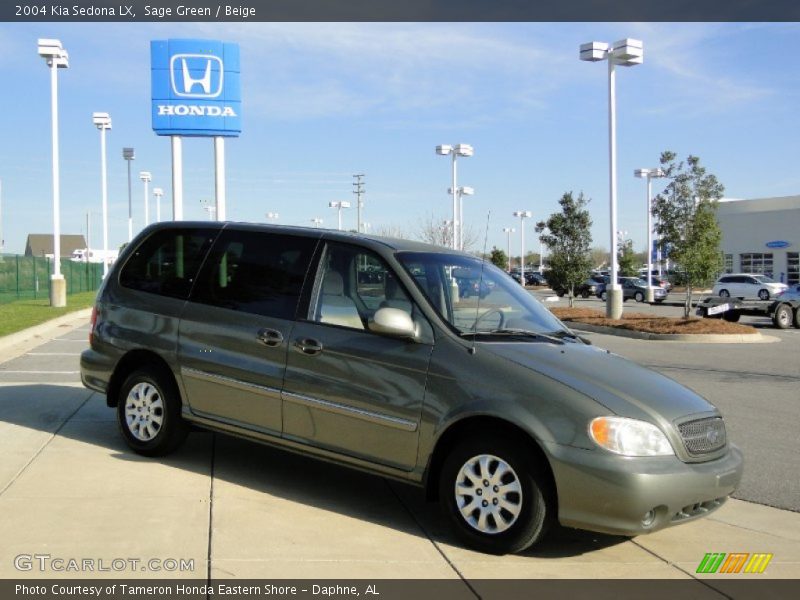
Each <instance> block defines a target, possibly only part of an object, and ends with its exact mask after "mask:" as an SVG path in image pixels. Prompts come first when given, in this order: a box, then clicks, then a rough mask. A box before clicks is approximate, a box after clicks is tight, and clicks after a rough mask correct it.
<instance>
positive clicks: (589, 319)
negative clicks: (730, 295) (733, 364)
mask: <svg viewBox="0 0 800 600" xmlns="http://www.w3.org/2000/svg"><path fill="white" fill-rule="evenodd" d="M550 310H551V312H552V313H553V314H554V315H555V316H557V317H558V318H559V319H561V320H562V321H567V322H569V321H572V322H575V323H586V324H588V325H602V326H604V327H618V328H620V329H630V330H632V331H642V332H645V333H665V334H671V333H688V334H692V333H723V334H725V333H728V334H748V333H757V330H756V329H755V328H753V327H750V326H748V325H740V324H739V323H729V322H728V321H724V320H722V319H699V318H696V317H690V318H688V319H684V318H682V317H681V318H676V317H655V316H653V315H648V314H644V313H623V314H622V319H620V320H615V319H607V318H606V315H605V313H604V312H601V311H599V310H592V309H589V308H568V307H553V308H551V309H550Z"/></svg>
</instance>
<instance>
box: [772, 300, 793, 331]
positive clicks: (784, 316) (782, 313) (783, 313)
mask: <svg viewBox="0 0 800 600" xmlns="http://www.w3.org/2000/svg"><path fill="white" fill-rule="evenodd" d="M792 320H793V315H792V307H791V306H789V305H788V304H781V305H780V306H779V307H778V308H776V309H775V314H774V315H773V316H772V322H773V323H774V325H775V327H777V328H778V329H789V327H791V326H792Z"/></svg>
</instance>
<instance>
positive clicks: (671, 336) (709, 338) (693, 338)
mask: <svg viewBox="0 0 800 600" xmlns="http://www.w3.org/2000/svg"><path fill="white" fill-rule="evenodd" d="M564 323H566V324H567V326H568V327H569V328H570V329H577V330H578V331H589V332H591V333H602V334H605V335H616V336H619V337H627V338H633V339H636V340H651V341H657V342H689V343H695V344H770V343H774V342H780V341H781V339H780V338H779V337H775V336H771V335H763V334H761V333H758V332H757V333H647V332H644V331H633V330H631V329H622V328H621V327H604V326H602V325H590V324H587V323H576V322H575V321H564Z"/></svg>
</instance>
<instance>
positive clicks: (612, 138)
mask: <svg viewBox="0 0 800 600" xmlns="http://www.w3.org/2000/svg"><path fill="white" fill-rule="evenodd" d="M580 59H581V60H585V61H589V62H597V61H600V60H605V61H607V62H608V156H609V159H608V171H609V205H610V206H609V210H610V215H611V223H610V227H609V230H610V232H611V243H610V246H611V247H612V248H615V247H616V246H615V245H614V235H615V232H616V230H617V115H616V104H617V100H616V86H615V82H616V72H615V70H614V67H615V66H616V65H620V66H623V67H632V66H633V65H640V64H642V61H643V59H644V50H643V48H642V42H641V40H634V39H630V38H626V39H624V40H619V41H618V42H614V43H613V44H611V45H609V44H606V43H603V42H589V43H586V44H581V46H580ZM610 276H611V278H610V280H609V286H608V298H607V301H606V316H607V317H609V318H611V319H619V318H620V317H621V316H622V288H620V286H619V282H618V281H617V254H616V252H612V253H611V273H610Z"/></svg>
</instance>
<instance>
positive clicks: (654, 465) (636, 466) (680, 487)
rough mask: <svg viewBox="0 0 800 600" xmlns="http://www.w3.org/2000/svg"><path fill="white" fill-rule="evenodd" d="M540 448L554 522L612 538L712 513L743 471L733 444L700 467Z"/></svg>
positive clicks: (667, 459) (672, 459)
mask: <svg viewBox="0 0 800 600" xmlns="http://www.w3.org/2000/svg"><path fill="white" fill-rule="evenodd" d="M545 446H546V451H547V452H548V454H549V457H550V462H551V466H552V469H553V476H554V478H555V482H556V490H557V493H558V519H559V522H560V523H561V524H562V525H564V526H567V527H575V528H578V529H588V530H590V531H598V532H602V533H609V534H614V535H641V534H643V533H650V532H652V531H657V530H659V529H663V528H664V527H670V526H672V525H678V524H680V523H685V522H688V521H692V520H694V519H697V518H700V517H703V516H705V515H707V514H709V513H711V512H713V511H714V510H716V509H717V508H719V507H720V506H722V505H723V504H724V503H725V501H726V500H727V499H728V496H730V494H732V493H733V491H734V490H735V489H736V487H737V486H738V485H739V482H740V480H741V478H742V472H743V467H744V461H743V457H742V453H741V451H740V450H739V449H738V448H737V447H736V446H733V445H730V446H729V449H728V452H727V453H726V454H725V455H723V456H722V457H720V458H718V459H715V460H711V461H708V462H702V463H684V462H682V461H681V460H679V459H678V458H677V457H675V456H661V457H635V458H633V457H623V456H617V455H614V454H612V453H610V452H606V451H604V450H601V449H597V450H586V449H581V448H574V447H571V446H562V445H558V444H546V445H545ZM650 511H653V513H652V515H650V514H648V513H650ZM651 517H652V522H650V523H647V522H646V521H647V520H649V519H650V518H651Z"/></svg>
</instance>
